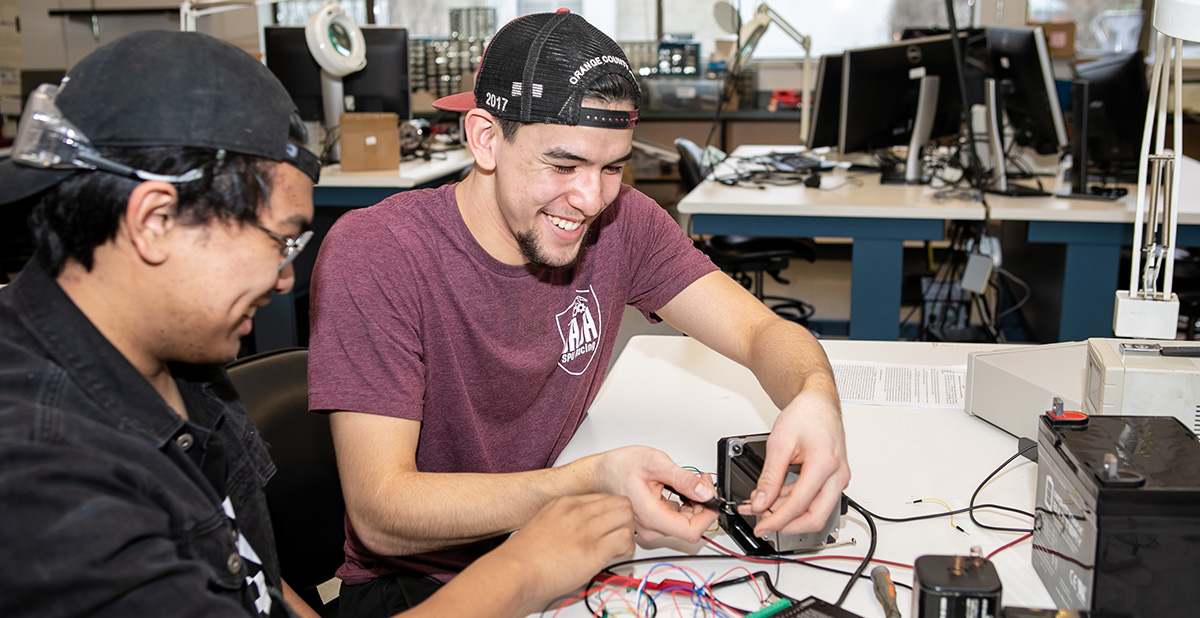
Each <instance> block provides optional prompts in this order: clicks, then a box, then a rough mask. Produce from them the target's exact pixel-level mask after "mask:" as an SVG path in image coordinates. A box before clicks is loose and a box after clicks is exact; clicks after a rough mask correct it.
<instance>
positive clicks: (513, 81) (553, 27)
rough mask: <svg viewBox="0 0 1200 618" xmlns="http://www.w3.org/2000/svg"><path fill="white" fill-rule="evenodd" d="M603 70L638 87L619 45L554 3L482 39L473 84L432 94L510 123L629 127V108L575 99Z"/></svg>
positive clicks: (445, 106) (441, 102)
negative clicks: (598, 105) (484, 46)
mask: <svg viewBox="0 0 1200 618" xmlns="http://www.w3.org/2000/svg"><path fill="white" fill-rule="evenodd" d="M605 75H619V76H621V77H624V78H625V79H628V80H629V81H630V83H631V84H632V85H633V88H634V90H635V91H637V92H638V97H639V98H638V102H637V107H641V92H640V90H638V85H637V78H636V77H635V76H634V74H633V71H632V70H631V69H630V68H629V61H628V60H627V59H626V58H625V53H624V52H622V51H621V47H620V46H619V45H617V43H616V42H615V41H613V40H612V39H611V38H609V36H608V35H606V34H604V33H603V32H601V31H600V30H599V29H598V28H596V27H595V26H593V25H591V24H589V23H588V22H587V20H585V19H584V18H582V17H580V16H579V15H576V14H574V13H571V12H570V11H568V10H567V9H559V10H558V11H557V12H555V13H533V14H530V15H525V16H522V17H518V18H516V19H514V20H512V21H510V22H508V24H506V25H505V26H504V27H503V28H501V29H500V31H499V32H497V33H496V34H495V35H494V36H493V37H492V40H491V42H490V43H488V46H487V49H486V50H485V51H484V53H483V61H482V62H481V63H480V65H479V71H478V73H476V75H475V91H474V92H460V93H458V94H454V95H450V96H448V97H443V98H441V99H438V100H437V101H434V103H433V106H434V107H436V108H438V109H442V110H446V111H451V112H466V111H470V110H472V109H475V108H481V109H485V110H487V111H488V112H489V113H491V114H492V115H493V116H496V117H497V118H504V119H506V120H515V121H518V122H544V123H551V124H565V125H581V126H588V127H601V128H607V129H631V128H633V125H634V124H636V123H637V118H638V113H637V109H634V111H632V112H624V111H613V110H605V109H596V108H589V107H584V106H583V93H584V92H586V91H587V89H588V87H589V86H590V85H591V84H592V83H593V82H595V81H596V79H597V78H599V77H602V76H605Z"/></svg>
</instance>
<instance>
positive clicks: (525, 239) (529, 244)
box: [517, 227, 594, 271]
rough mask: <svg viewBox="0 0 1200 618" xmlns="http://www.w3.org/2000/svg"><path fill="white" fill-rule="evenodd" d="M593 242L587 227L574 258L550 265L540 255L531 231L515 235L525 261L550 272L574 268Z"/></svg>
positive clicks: (589, 229)
mask: <svg viewBox="0 0 1200 618" xmlns="http://www.w3.org/2000/svg"><path fill="white" fill-rule="evenodd" d="M593 241H594V235H593V234H592V230H591V228H590V227H589V228H588V230H587V231H586V232H584V236H583V240H582V241H581V242H580V244H579V251H577V252H575V257H574V258H573V259H571V261H570V262H567V263H566V264H550V263H548V262H547V261H546V257H545V256H544V255H542V245H541V244H540V243H538V241H537V236H536V235H534V233H533V231H532V230H529V231H525V232H519V233H518V234H517V245H518V246H520V247H521V253H523V254H524V255H525V259H527V260H529V263H530V264H533V265H534V266H537V267H538V268H542V269H545V270H550V271H554V270H568V269H570V268H572V267H574V266H575V264H576V263H578V262H579V258H581V257H583V254H584V253H585V252H586V251H587V249H588V247H589V246H591V244H592V242H593Z"/></svg>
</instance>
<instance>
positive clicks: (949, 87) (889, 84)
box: [838, 35, 962, 154]
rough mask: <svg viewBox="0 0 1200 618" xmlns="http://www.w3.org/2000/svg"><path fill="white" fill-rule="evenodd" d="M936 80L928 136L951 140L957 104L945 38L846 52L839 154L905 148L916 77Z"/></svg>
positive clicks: (911, 122) (959, 115) (959, 112)
mask: <svg viewBox="0 0 1200 618" xmlns="http://www.w3.org/2000/svg"><path fill="white" fill-rule="evenodd" d="M925 76H934V77H938V78H940V80H939V81H940V84H939V86H938V96H937V107H936V110H935V112H934V116H933V124H932V130H931V133H930V136H931V137H944V136H950V135H956V134H957V133H958V132H959V130H960V129H961V128H962V102H961V98H960V95H959V86H958V74H957V69H956V65H955V61H954V48H953V46H952V44H951V41H950V35H943V36H935V37H926V38H921V39H911V40H907V41H899V42H896V43H891V44H888V45H882V46H879V47H867V48H861V49H850V50H846V52H845V54H844V56H843V60H842V118H841V122H840V124H839V131H838V143H839V145H840V150H841V152H842V153H843V154H845V153H851V152H867V151H871V150H878V149H881V148H890V147H892V146H897V145H903V144H908V142H909V140H910V139H911V137H912V133H913V127H914V123H915V121H916V117H917V111H918V110H917V106H918V95H919V88H920V83H921V78H922V77H925Z"/></svg>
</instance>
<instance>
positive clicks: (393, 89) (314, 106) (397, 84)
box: [263, 26, 412, 121]
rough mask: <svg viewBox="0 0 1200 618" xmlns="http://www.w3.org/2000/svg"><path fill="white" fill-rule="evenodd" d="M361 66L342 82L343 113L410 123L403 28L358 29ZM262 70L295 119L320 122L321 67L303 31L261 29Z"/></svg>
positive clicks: (406, 60)
mask: <svg viewBox="0 0 1200 618" xmlns="http://www.w3.org/2000/svg"><path fill="white" fill-rule="evenodd" d="M362 33H363V43H364V45H365V46H366V58H367V66H366V67H364V68H363V69H362V70H361V71H358V72H356V73H351V74H350V75H347V76H345V77H343V78H342V88H343V90H344V95H345V97H346V101H347V105H346V110H347V111H355V112H393V113H395V114H397V115H398V116H399V117H400V120H408V119H409V118H412V105H411V96H412V95H411V92H410V87H409V67H408V54H409V45H408V31H407V30H406V29H404V28H394V27H385V26H363V27H362ZM263 40H264V44H263V47H264V51H265V52H266V61H267V68H268V69H270V70H271V72H272V73H274V74H275V76H276V77H277V78H279V81H280V82H281V83H283V87H284V88H285V89H286V90H287V91H288V94H290V95H292V101H293V102H295V104H296V108H297V109H298V110H299V111H300V117H301V118H302V119H304V120H309V121H323V120H324V113H323V112H322V108H321V101H322V99H321V68H320V67H319V66H318V65H317V61H316V60H314V59H313V57H312V53H310V52H309V50H308V42H307V41H306V40H305V38H304V28H301V27H295V26H267V27H266V28H264V29H263Z"/></svg>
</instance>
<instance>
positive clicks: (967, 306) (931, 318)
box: [901, 221, 1032, 343]
mask: <svg viewBox="0 0 1200 618" xmlns="http://www.w3.org/2000/svg"><path fill="white" fill-rule="evenodd" d="M983 228H984V224H983V223H981V222H978V221H951V222H950V226H949V230H948V240H949V243H950V244H949V247H947V248H946V249H945V251H944V254H943V255H944V257H943V258H942V260H941V262H940V263H938V264H937V265H936V267H935V268H934V269H933V270H932V272H931V273H930V274H929V275H926V276H925V277H923V278H922V281H921V290H920V299H919V301H918V302H917V303H916V304H915V305H913V306H912V308H911V309H909V311H908V312H907V313H906V314H905V315H904V317H903V318H902V319H901V331H902V332H903V331H904V330H905V329H906V327H907V326H908V325H909V324H910V323H911V322H912V320H913V317H914V316H915V315H916V314H917V312H918V311H919V312H920V313H921V318H922V319H921V325H920V329H919V331H918V334H917V335H916V337H915V338H916V339H918V340H920V341H974V342H990V343H1003V342H1006V341H1007V339H1008V336H1007V335H1006V331H1007V330H1009V327H1013V328H1018V329H1020V330H1023V331H1025V333H1026V334H1027V333H1028V324H1027V323H1026V321H1025V319H1024V317H1023V316H1022V315H1021V314H1019V313H1018V312H1019V311H1020V310H1021V308H1022V307H1024V306H1025V304H1026V303H1027V302H1028V301H1029V299H1030V297H1031V295H1032V290H1031V289H1030V286H1029V285H1028V284H1027V283H1026V282H1025V281H1024V280H1022V279H1021V278H1019V277H1017V276H1016V275H1014V274H1013V273H1011V272H1009V271H1008V270H1005V269H1004V268H1002V267H1001V264H1000V260H999V259H997V258H996V257H995V256H994V255H993V253H996V252H998V249H999V240H998V239H997V238H996V237H995V236H991V235H990V234H988V233H987V232H986V230H985V229H983ZM930 251H931V254H932V249H931V250H930ZM972 255H984V256H985V257H986V258H987V259H989V260H991V261H992V265H991V272H990V273H989V275H988V277H987V280H986V283H985V287H984V289H983V292H982V293H976V292H973V291H970V290H967V289H964V288H963V287H962V284H961V282H962V279H963V274H964V272H965V271H966V268H967V264H968V261H969V260H970V259H971V257H972ZM930 259H931V260H932V257H931V258H930ZM1014 315H1015V317H1014V318H1010V317H1009V316H1014ZM1013 320H1015V322H1014V321H1013Z"/></svg>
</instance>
